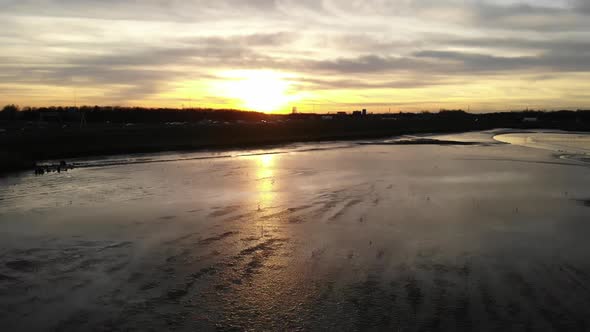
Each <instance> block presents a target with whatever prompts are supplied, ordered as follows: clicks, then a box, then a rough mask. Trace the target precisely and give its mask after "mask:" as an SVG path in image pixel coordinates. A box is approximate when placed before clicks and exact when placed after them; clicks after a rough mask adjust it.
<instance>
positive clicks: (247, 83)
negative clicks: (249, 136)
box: [221, 70, 295, 113]
mask: <svg viewBox="0 0 590 332" xmlns="http://www.w3.org/2000/svg"><path fill="white" fill-rule="evenodd" d="M223 76H224V77H225V78H226V80H225V81H224V82H223V84H222V87H221V89H222V93H223V94H224V96H226V97H230V98H233V99H237V100H238V101H239V104H240V105H237V106H238V107H240V108H245V109H248V110H252V111H259V112H266V113H272V112H278V111H280V110H281V109H285V108H286V107H287V106H289V103H291V102H292V101H293V100H294V99H295V96H294V95H292V94H289V89H290V87H291V85H292V83H291V82H290V81H289V76H288V75H285V74H281V73H277V72H274V71H266V70H239V71H231V72H226V73H224V75H223Z"/></svg>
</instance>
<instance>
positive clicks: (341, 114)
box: [336, 112, 346, 116]
mask: <svg viewBox="0 0 590 332" xmlns="http://www.w3.org/2000/svg"><path fill="white" fill-rule="evenodd" d="M336 114H337V115H340V116H343V115H346V112H338V113H336Z"/></svg>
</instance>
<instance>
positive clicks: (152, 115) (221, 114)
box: [0, 105, 590, 124]
mask: <svg viewBox="0 0 590 332" xmlns="http://www.w3.org/2000/svg"><path fill="white" fill-rule="evenodd" d="M330 116H331V117H333V119H334V120H339V119H340V120H343V119H349V118H351V117H353V116H352V114H347V115H345V116H343V115H341V114H336V113H334V114H305V113H304V114H301V113H300V114H294V115H291V114H289V115H284V114H265V113H259V112H245V111H239V110H233V109H200V108H191V109H174V108H142V107H120V106H80V107H75V106H66V107H62V106H55V107H38V108H31V107H26V108H23V109H19V108H18V106H16V105H7V106H5V107H4V108H3V110H2V112H0V119H2V120H13V121H30V122H35V121H36V122H49V123H51V122H61V123H70V122H74V123H76V122H80V121H81V120H82V118H84V121H85V122H87V123H102V124H107V123H113V124H116V123H119V124H121V123H133V124H142V123H146V124H149V123H151V124H158V123H167V122H176V123H183V122H184V123H198V122H202V121H221V122H227V121H229V122H236V121H262V120H267V121H272V120H281V119H283V120H284V119H289V120H293V119H298V120H311V119H321V118H322V117H323V118H325V117H330ZM353 118H354V119H355V120H358V119H361V118H362V119H365V120H376V119H380V120H392V119H397V120H402V119H408V120H410V119H414V120H416V119H420V120H426V121H427V120H439V121H471V120H477V121H485V122H493V123H507V124H508V123H510V124H513V123H516V122H522V121H523V119H524V118H536V120H537V122H538V123H551V122H563V121H565V122H568V121H570V122H571V121H575V122H588V121H589V120H590V111H587V110H578V111H569V110H563V111H550V112H547V111H511V112H494V113H483V114H474V113H468V112H465V111H463V110H441V111H439V112H427V111H425V112H419V113H385V114H368V115H366V116H361V117H359V116H354V117H353Z"/></svg>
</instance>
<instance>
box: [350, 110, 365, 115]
mask: <svg viewBox="0 0 590 332" xmlns="http://www.w3.org/2000/svg"><path fill="white" fill-rule="evenodd" d="M352 115H353V116H361V115H363V112H361V111H354V112H352Z"/></svg>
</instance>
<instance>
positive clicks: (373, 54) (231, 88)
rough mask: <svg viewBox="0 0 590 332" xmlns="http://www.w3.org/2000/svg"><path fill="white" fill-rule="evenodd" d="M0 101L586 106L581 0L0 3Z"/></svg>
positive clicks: (588, 5) (589, 13) (588, 53)
mask: <svg viewBox="0 0 590 332" xmlns="http://www.w3.org/2000/svg"><path fill="white" fill-rule="evenodd" d="M0 45H1V47H0V105H3V104H8V103H14V104H18V105H21V106H47V105H95V104H98V105H122V106H145V107H178V108H180V107H185V108H186V107H212V108H238V109H248V110H260V111H265V112H290V111H291V110H292V108H293V107H297V109H298V111H300V112H335V111H351V110H355V109H361V108H366V109H368V110H369V111H370V112H389V111H391V112H398V111H406V112H411V111H421V110H439V109H443V108H444V109H457V108H461V109H465V110H470V111H472V112H484V111H506V110H521V109H525V108H530V109H547V110H550V109H578V108H587V109H588V108H590V0H552V1H548V0H535V1H533V0H528V1H524V0H521V1H515V0H496V1H490V0H462V1H459V0H438V1H435V0H365V1H362V0H215V1H204V0H167V1H165V0H141V1H140V0H0Z"/></svg>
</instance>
